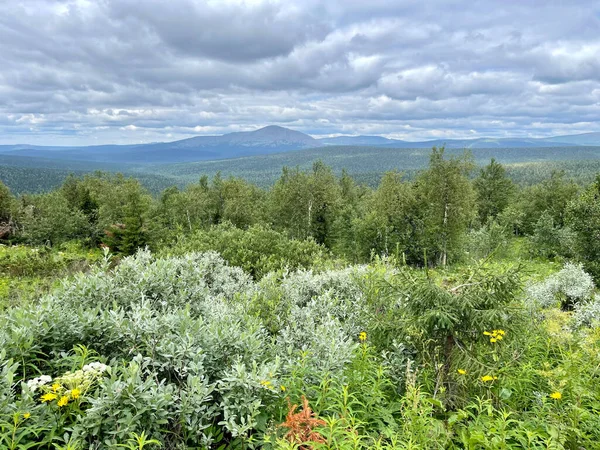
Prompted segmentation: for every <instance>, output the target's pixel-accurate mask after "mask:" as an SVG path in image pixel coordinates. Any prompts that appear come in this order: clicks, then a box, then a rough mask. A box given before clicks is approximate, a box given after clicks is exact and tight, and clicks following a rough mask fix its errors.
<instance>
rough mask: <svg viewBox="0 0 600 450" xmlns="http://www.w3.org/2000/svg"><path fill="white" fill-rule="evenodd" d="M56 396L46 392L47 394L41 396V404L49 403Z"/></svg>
mask: <svg viewBox="0 0 600 450" xmlns="http://www.w3.org/2000/svg"><path fill="white" fill-rule="evenodd" d="M57 397H58V395H56V394H53V393H52V392H48V393H47V394H44V395H42V398H41V400H42V402H51V401H52V400H56V398H57Z"/></svg>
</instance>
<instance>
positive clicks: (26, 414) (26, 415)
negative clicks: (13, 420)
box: [23, 412, 31, 419]
mask: <svg viewBox="0 0 600 450" xmlns="http://www.w3.org/2000/svg"><path fill="white" fill-rule="evenodd" d="M30 417H31V413H28V412H26V413H25V414H23V419H29V418H30Z"/></svg>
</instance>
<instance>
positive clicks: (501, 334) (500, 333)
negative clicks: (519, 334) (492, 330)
mask: <svg viewBox="0 0 600 450" xmlns="http://www.w3.org/2000/svg"><path fill="white" fill-rule="evenodd" d="M496 331H497V333H496V334H499V335H500V336H504V333H505V331H504V330H496Z"/></svg>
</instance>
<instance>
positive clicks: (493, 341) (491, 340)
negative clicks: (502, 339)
mask: <svg viewBox="0 0 600 450" xmlns="http://www.w3.org/2000/svg"><path fill="white" fill-rule="evenodd" d="M497 340H498V339H496V338H490V342H491V343H492V344H495V343H496V341H497Z"/></svg>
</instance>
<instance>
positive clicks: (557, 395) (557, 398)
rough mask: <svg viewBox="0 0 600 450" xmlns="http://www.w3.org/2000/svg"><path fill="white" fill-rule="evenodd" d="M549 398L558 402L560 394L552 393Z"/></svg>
mask: <svg viewBox="0 0 600 450" xmlns="http://www.w3.org/2000/svg"><path fill="white" fill-rule="evenodd" d="M550 398H553V399H554V400H560V399H561V398H562V394H561V393H560V392H558V391H557V392H553V393H552V394H550Z"/></svg>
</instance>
